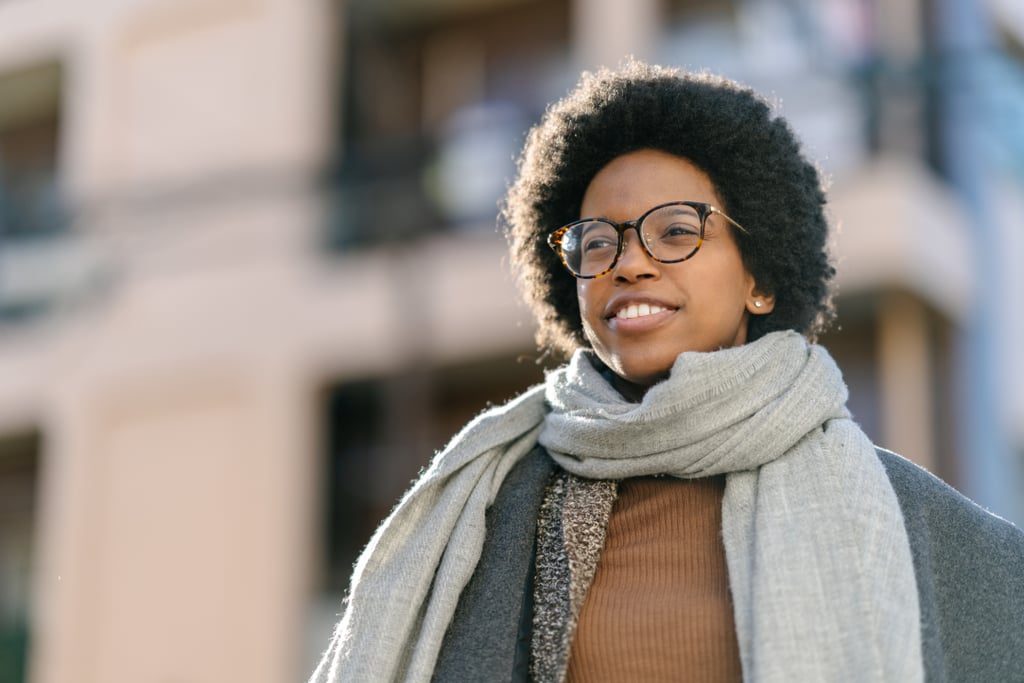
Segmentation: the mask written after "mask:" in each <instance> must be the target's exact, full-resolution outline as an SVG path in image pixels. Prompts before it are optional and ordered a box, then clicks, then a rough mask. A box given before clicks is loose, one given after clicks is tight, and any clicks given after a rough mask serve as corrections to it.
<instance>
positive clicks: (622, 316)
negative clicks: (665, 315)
mask: <svg viewBox="0 0 1024 683" xmlns="http://www.w3.org/2000/svg"><path fill="white" fill-rule="evenodd" d="M667 310H668V309H667V308H664V307H663V306H658V305H657V304H630V305H628V306H624V307H622V308H620V309H619V310H618V311H617V312H616V313H615V317H616V318H617V319H619V320H628V319H630V318H640V317H643V316H647V315H654V314H655V313H661V312H662V311H667Z"/></svg>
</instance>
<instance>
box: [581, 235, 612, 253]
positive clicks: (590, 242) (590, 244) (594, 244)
mask: <svg viewBox="0 0 1024 683" xmlns="http://www.w3.org/2000/svg"><path fill="white" fill-rule="evenodd" d="M615 245H616V242H613V241H612V240H610V239H609V238H608V237H606V236H603V235H595V236H594V237H591V238H588V239H585V240H584V241H583V251H595V250H598V249H614V248H615Z"/></svg>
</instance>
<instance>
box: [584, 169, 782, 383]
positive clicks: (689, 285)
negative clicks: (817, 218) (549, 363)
mask: <svg viewBox="0 0 1024 683" xmlns="http://www.w3.org/2000/svg"><path fill="white" fill-rule="evenodd" d="M679 200H689V201H698V202H706V203H708V204H712V205H713V206H715V207H717V208H719V209H721V210H723V211H725V212H726V213H728V209H727V207H724V206H722V200H721V199H720V198H719V197H718V196H717V195H716V193H715V190H714V187H713V185H712V183H711V180H710V178H708V176H707V175H706V174H705V173H704V172H703V171H701V170H700V169H699V168H697V167H696V166H694V165H693V164H692V163H690V162H689V161H687V160H686V159H683V158H681V157H677V156H674V155H671V154H668V153H665V152H660V151H656V150H640V151H637V152H630V153H628V154H624V155H622V156H620V157H618V158H616V159H614V160H613V161H611V163H609V164H608V165H607V166H605V167H604V168H603V169H601V170H600V171H599V172H598V174H597V175H595V176H594V179H593V180H592V181H591V182H590V185H589V186H588V187H587V190H586V193H585V194H584V195H583V206H582V208H581V211H580V213H581V217H586V218H608V219H611V220H613V221H617V222H624V221H632V220H636V219H637V218H639V217H640V216H641V215H642V214H643V213H644V212H645V211H647V210H648V209H650V208H651V207H654V206H656V205H658V204H663V203H665V202H671V201H679ZM576 282H577V285H576V289H577V295H578V296H579V303H580V314H581V316H582V322H583V330H584V333H585V334H586V336H587V339H588V340H589V341H590V343H591V345H592V346H593V348H594V351H595V352H596V353H597V355H598V357H599V358H600V359H601V360H602V361H603V362H604V363H605V364H606V365H607V366H608V367H609V368H611V370H612V371H613V372H615V374H617V375H618V376H619V377H621V378H622V379H624V380H626V381H627V382H629V383H630V384H633V385H638V386H639V387H641V388H643V387H648V386H650V385H652V384H654V383H655V382H658V381H659V380H661V379H664V378H665V377H666V376H667V375H668V372H669V370H670V369H671V368H672V364H673V363H674V362H675V359H676V356H678V355H679V354H680V353H682V352H684V351H715V350H717V349H722V348H727V347H732V346H739V345H741V344H743V343H745V342H746V339H747V319H748V316H749V315H750V314H751V313H768V312H769V311H771V310H772V307H773V306H774V298H772V297H770V296H765V295H763V294H762V293H761V292H760V291H759V290H758V289H757V287H756V284H755V282H754V278H753V276H751V274H750V273H749V272H747V270H746V268H745V267H744V266H743V260H742V258H741V256H740V251H739V248H738V247H737V246H736V242H735V240H734V239H733V236H732V233H731V232H730V228H729V225H728V222H727V221H726V220H725V219H723V218H722V217H721V216H717V215H715V214H711V215H709V216H708V219H707V223H706V225H705V230H704V243H703V245H702V246H701V248H700V250H699V251H698V252H697V253H696V254H695V255H694V256H693V257H692V258H690V259H689V260H687V261H683V262H681V263H659V262H657V261H654V260H653V259H651V258H650V257H648V256H647V254H646V253H645V252H644V250H643V247H642V246H641V245H640V244H639V241H638V236H637V233H636V231H635V230H629V231H627V232H626V235H625V244H624V245H623V251H622V255H621V257H620V258H619V262H618V263H617V264H616V266H615V268H614V269H613V270H612V271H611V272H610V273H608V274H606V275H604V276H602V277H599V278H596V279H592V280H582V279H581V280H577V281H576ZM756 302H760V305H759V306H758V304H757V303H756ZM645 304H646V306H644V305H645ZM632 307H635V308H632ZM631 308H632V310H630V309H631ZM623 316H628V317H623ZM634 316H635V317H634Z"/></svg>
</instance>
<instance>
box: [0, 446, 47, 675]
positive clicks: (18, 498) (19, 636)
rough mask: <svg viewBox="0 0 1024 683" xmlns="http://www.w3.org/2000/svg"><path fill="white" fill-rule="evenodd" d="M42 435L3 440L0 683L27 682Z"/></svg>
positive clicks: (0, 449)
mask: <svg viewBox="0 0 1024 683" xmlns="http://www.w3.org/2000/svg"><path fill="white" fill-rule="evenodd" d="M39 441H40V439H39V435H38V434H37V433H35V432H27V433H21V434H13V435H4V436H0V681H24V680H25V675H26V667H27V661H28V654H29V647H30V645H31V624H32V620H31V604H30V596H31V577H32V557H33V545H34V540H35V539H34V537H35V518H36V515H35V511H36V505H37V500H36V496H37V493H36V490H37V483H38V480H39Z"/></svg>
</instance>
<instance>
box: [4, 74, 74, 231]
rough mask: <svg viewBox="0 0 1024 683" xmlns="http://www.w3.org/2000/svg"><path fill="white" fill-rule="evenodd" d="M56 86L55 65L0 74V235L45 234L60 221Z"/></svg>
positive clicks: (58, 109) (59, 83)
mask: <svg viewBox="0 0 1024 683" xmlns="http://www.w3.org/2000/svg"><path fill="white" fill-rule="evenodd" d="M60 89H61V70H60V67H59V66H58V65H56V64H45V65H42V66H34V67H31V68H26V69H23V70H21V71H16V72H12V73H8V74H0V240H4V239H16V238H31V237H36V236H45V235H48V234H51V233H53V232H55V231H57V230H59V229H60V227H61V226H62V223H63V220H62V211H61V202H60V199H59V195H58V189H57V156H58V155H57V144H58V139H59V134H60Z"/></svg>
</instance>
